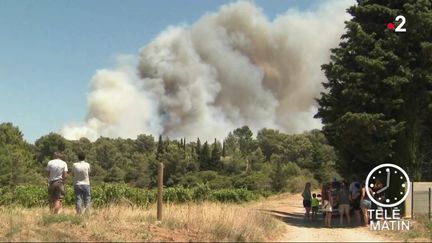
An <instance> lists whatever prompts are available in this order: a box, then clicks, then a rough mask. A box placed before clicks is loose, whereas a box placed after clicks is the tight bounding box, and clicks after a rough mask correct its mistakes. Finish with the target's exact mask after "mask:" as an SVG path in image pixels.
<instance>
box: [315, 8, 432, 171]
mask: <svg viewBox="0 0 432 243" xmlns="http://www.w3.org/2000/svg"><path fill="white" fill-rule="evenodd" d="M348 12H349V13H350V14H351V15H352V16H353V18H352V20H351V21H348V22H346V29H347V32H346V33H345V34H344V35H343V36H342V40H341V43H340V44H339V47H337V48H335V49H332V50H331V53H332V55H331V61H330V63H328V64H325V65H323V66H322V69H323V70H324V71H325V75H326V77H327V79H328V80H327V81H326V82H325V83H323V85H324V87H325V88H326V92H325V93H322V95H321V98H320V99H319V100H318V103H319V110H318V113H317V115H316V117H317V118H321V119H322V122H323V124H324V127H323V131H324V133H325V135H326V137H327V138H328V140H329V142H330V143H331V144H332V145H333V146H334V147H335V148H336V150H337V151H338V153H339V154H340V155H341V157H342V160H341V161H340V162H342V163H340V164H339V165H340V166H341V167H342V168H343V170H345V171H346V172H351V173H353V172H362V173H367V171H369V170H370V169H371V168H372V167H373V166H374V165H376V164H379V163H384V162H391V163H396V164H399V165H401V166H403V167H405V168H407V169H408V171H409V174H411V176H414V178H415V179H419V177H420V173H419V172H420V164H419V162H420V161H419V158H422V157H423V155H425V154H427V153H429V152H430V151H432V147H431V146H430V145H429V146H424V143H422V141H424V140H425V139H424V138H428V137H429V138H430V136H431V132H430V130H429V129H428V128H427V127H428V126H429V125H430V124H428V123H427V121H428V120H430V118H431V108H432V106H431V100H432V99H431V91H432V2H431V1H429V0H418V1H412V0H411V1H402V0H395V1H382V0H369V1H361V0H359V1H358V5H355V6H352V7H351V8H349V9H348ZM398 15H403V16H404V17H405V18H406V20H407V22H406V24H405V26H404V27H405V28H406V29H407V32H406V33H397V32H395V31H394V30H389V29H386V25H387V23H389V22H392V21H394V20H395V17H396V16H398Z"/></svg>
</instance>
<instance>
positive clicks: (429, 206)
mask: <svg viewBox="0 0 432 243" xmlns="http://www.w3.org/2000/svg"><path fill="white" fill-rule="evenodd" d="M428 213H429V215H428V219H430V218H431V188H430V187H429V194H428Z"/></svg>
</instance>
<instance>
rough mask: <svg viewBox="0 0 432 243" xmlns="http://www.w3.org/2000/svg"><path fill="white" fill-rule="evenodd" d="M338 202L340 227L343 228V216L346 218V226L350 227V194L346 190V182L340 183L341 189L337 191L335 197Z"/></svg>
mask: <svg viewBox="0 0 432 243" xmlns="http://www.w3.org/2000/svg"><path fill="white" fill-rule="evenodd" d="M337 198H338V202H339V214H340V221H339V224H340V227H343V226H344V224H343V216H344V214H345V215H346V217H347V222H348V225H351V218H350V212H349V206H350V194H349V191H348V188H347V184H346V182H342V184H341V188H340V190H339V193H338V195H337Z"/></svg>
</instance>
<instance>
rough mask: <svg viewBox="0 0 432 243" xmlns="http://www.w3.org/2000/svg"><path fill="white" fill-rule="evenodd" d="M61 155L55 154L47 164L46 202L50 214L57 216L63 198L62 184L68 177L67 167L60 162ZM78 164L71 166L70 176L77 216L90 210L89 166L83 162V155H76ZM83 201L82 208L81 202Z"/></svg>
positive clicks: (64, 163)
mask: <svg viewBox="0 0 432 243" xmlns="http://www.w3.org/2000/svg"><path fill="white" fill-rule="evenodd" d="M62 157H63V156H62V154H60V153H58V152H55V153H54V155H53V159H52V160H50V161H49V162H48V165H47V168H46V170H47V175H48V202H49V208H50V212H51V213H52V214H58V213H60V211H61V207H62V199H63V198H64V196H65V190H64V184H65V180H66V178H67V177H68V166H67V164H66V162H65V161H63V160H62ZM78 160H79V161H78V162H76V163H74V164H73V168H72V175H73V185H74V197H75V206H76V207H75V208H76V213H77V214H82V213H84V212H86V211H88V210H89V208H90V177H89V173H90V164H89V163H87V162H86V161H85V154H84V153H79V154H78ZM83 201H84V208H82V202H83Z"/></svg>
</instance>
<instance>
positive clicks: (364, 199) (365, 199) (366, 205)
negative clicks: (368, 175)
mask: <svg viewBox="0 0 432 243" xmlns="http://www.w3.org/2000/svg"><path fill="white" fill-rule="evenodd" d="M366 190H369V192H370V193H372V191H371V189H370V188H369V187H367V186H365V184H364V183H362V184H361V198H360V208H361V210H362V216H363V225H364V226H369V218H368V212H367V210H368V209H370V208H371V207H372V202H371V200H370V198H369V196H368V194H367V193H366Z"/></svg>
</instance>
